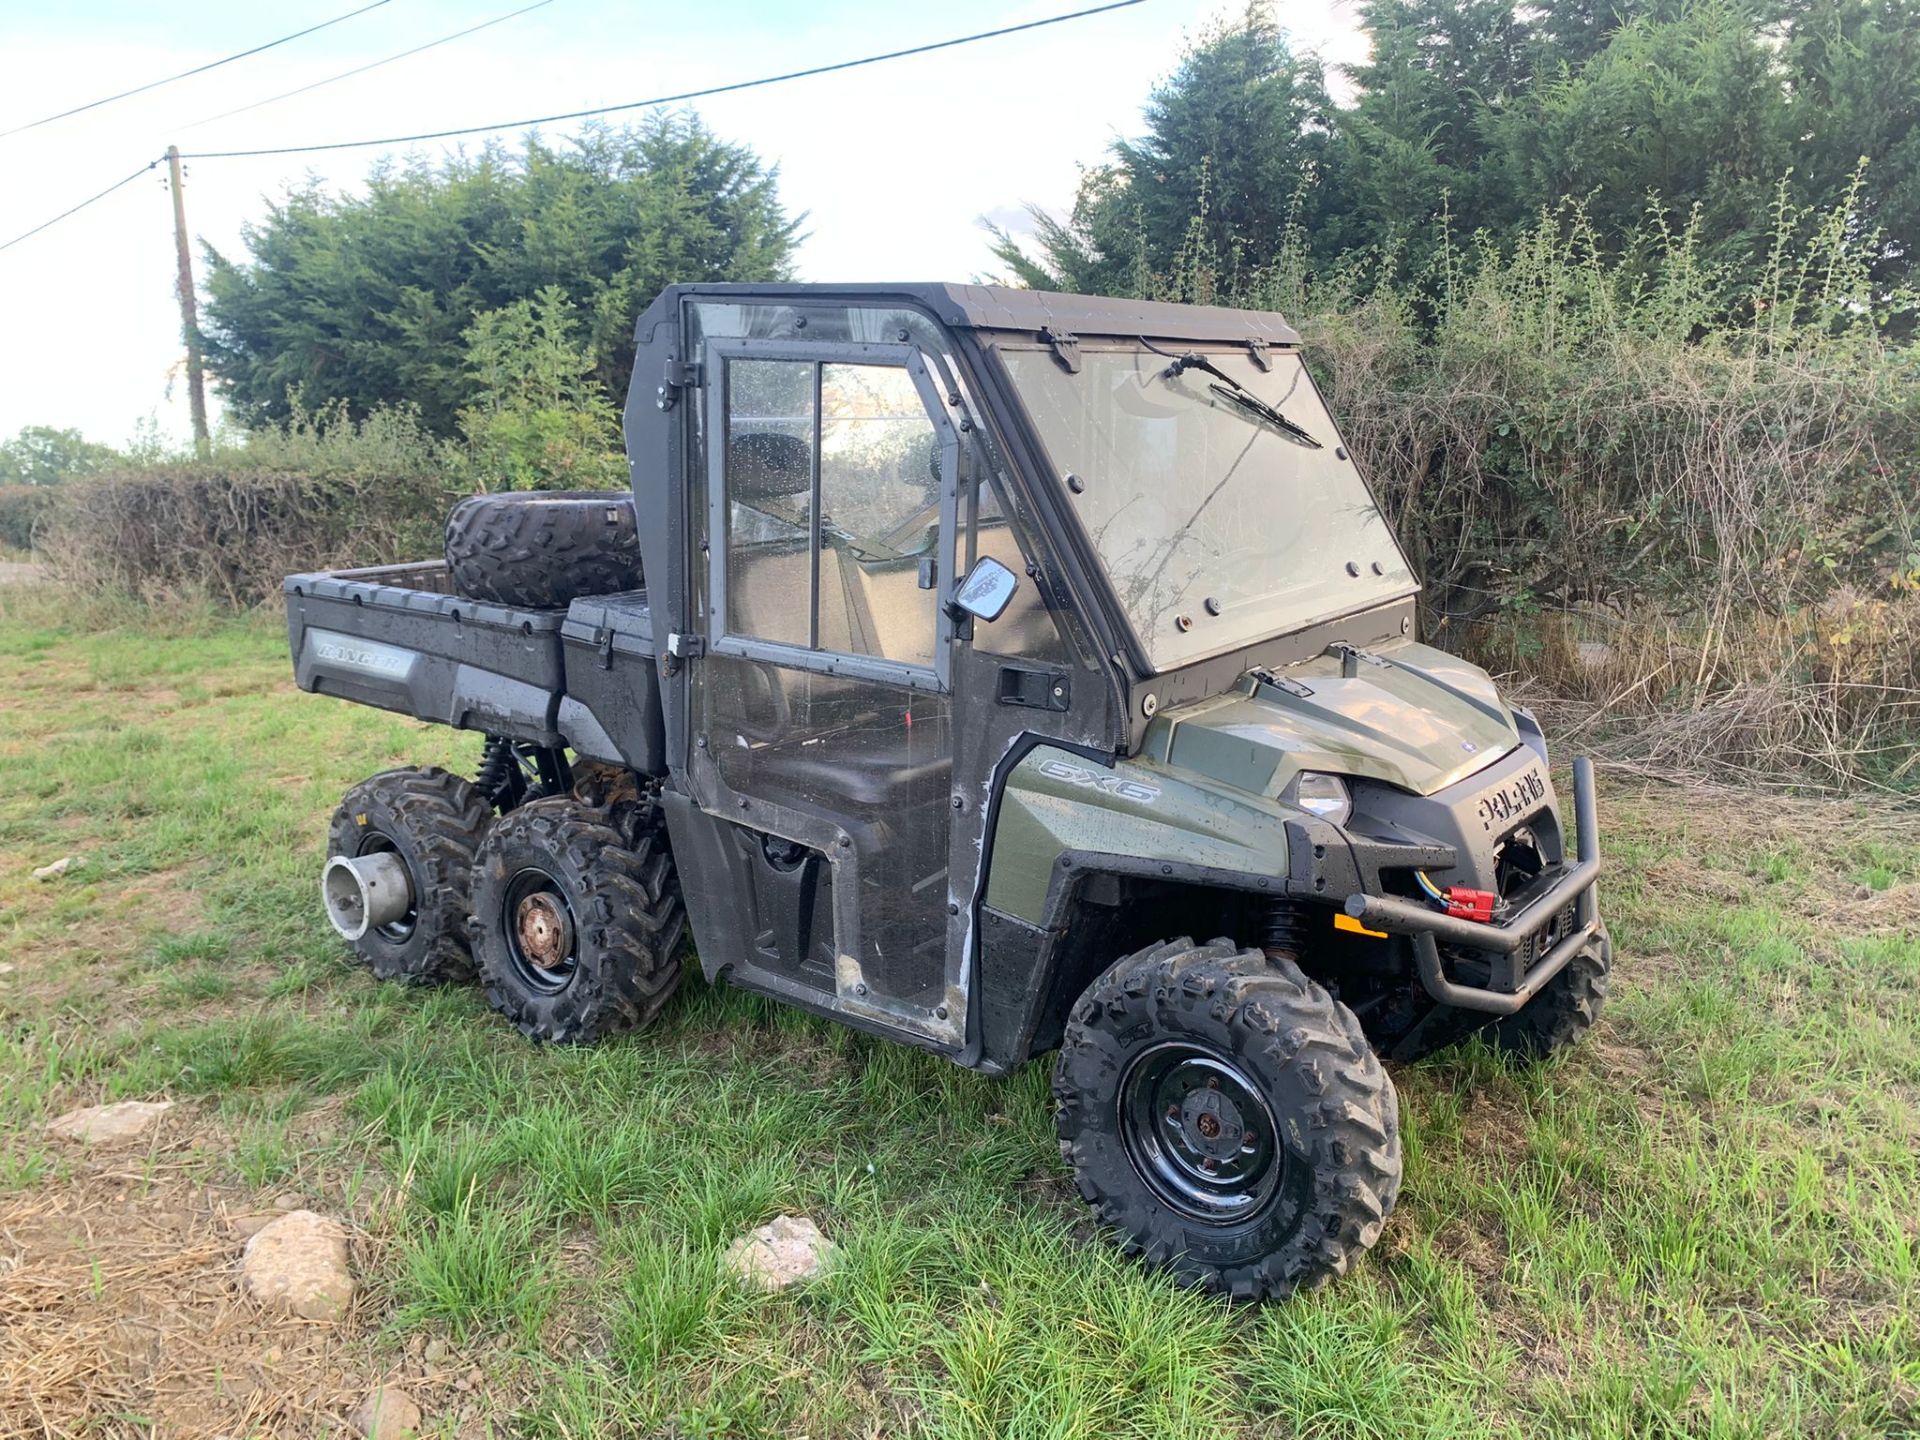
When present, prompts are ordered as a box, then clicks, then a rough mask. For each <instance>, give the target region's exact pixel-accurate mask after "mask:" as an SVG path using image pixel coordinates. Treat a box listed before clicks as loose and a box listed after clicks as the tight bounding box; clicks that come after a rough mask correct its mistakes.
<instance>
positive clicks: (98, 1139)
mask: <svg viewBox="0 0 1920 1440" xmlns="http://www.w3.org/2000/svg"><path fill="white" fill-rule="evenodd" d="M172 1108H173V1102H172V1101H171V1100H120V1101H117V1102H115V1103H114V1104H112V1105H85V1106H82V1107H81V1108H80V1109H78V1110H69V1111H68V1112H67V1113H66V1114H64V1115H62V1116H60V1117H59V1118H58V1119H57V1120H50V1121H48V1122H47V1130H48V1131H49V1133H51V1134H54V1135H58V1136H60V1137H61V1138H62V1139H66V1140H78V1141H79V1142H80V1143H81V1144H82V1145H111V1144H113V1143H115V1142H116V1141H119V1140H131V1139H133V1137H134V1136H136V1135H138V1134H140V1133H141V1132H142V1131H144V1130H146V1129H147V1128H148V1127H150V1126H151V1125H152V1124H153V1123H154V1121H156V1120H158V1119H159V1118H160V1117H161V1116H162V1115H164V1114H166V1113H167V1111H169V1110H171V1109H172Z"/></svg>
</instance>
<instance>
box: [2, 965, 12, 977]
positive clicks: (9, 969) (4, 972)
mask: <svg viewBox="0 0 1920 1440" xmlns="http://www.w3.org/2000/svg"><path fill="white" fill-rule="evenodd" d="M11 974H13V966H11V965H0V975H11Z"/></svg>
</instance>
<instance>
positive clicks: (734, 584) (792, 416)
mask: <svg viewBox="0 0 1920 1440" xmlns="http://www.w3.org/2000/svg"><path fill="white" fill-rule="evenodd" d="M726 435H727V450H726V483H727V524H728V532H727V580H726V590H727V594H726V626H727V630H728V632H729V633H730V634H734V635H739V636H745V637H750V638H752V639H757V640H771V641H775V642H778V643H780V644H785V645H797V646H806V647H808V648H812V649H817V650H823V651H832V652H835V653H838V654H843V655H870V656H874V657H876V658H879V659H883V660H891V661H895V662H898V663H901V664H906V665H917V666H925V667H928V668H931V667H932V666H933V663H934V642H935V638H936V635H937V631H938V615H937V611H936V606H935V592H934V591H933V590H932V589H928V588H923V587H922V584H921V581H922V575H921V561H922V560H923V559H927V558H931V557H933V556H934V555H935V554H936V553H937V552H936V546H937V542H938V539H939V533H940V463H941V462H940V440H939V435H938V432H937V431H936V430H935V429H934V425H933V421H932V419H931V418H930V417H929V416H928V414H927V411H926V407H925V405H924V404H923V403H922V401H921V398H920V392H919V390H918V389H917V388H916V387H915V385H914V382H913V377H912V376H911V375H910V374H909V373H908V372H907V371H906V369H905V368H903V367H901V366H898V365H858V364H833V363H825V364H817V363H815V362H813V361H806V360H734V361H732V362H731V363H730V364H729V365H728V367H727V421H726ZM816 517H817V518H816ZM816 531H817V532H818V537H819V548H818V550H817V552H816V551H815V549H814V548H813V537H814V534H815V532H816Z"/></svg>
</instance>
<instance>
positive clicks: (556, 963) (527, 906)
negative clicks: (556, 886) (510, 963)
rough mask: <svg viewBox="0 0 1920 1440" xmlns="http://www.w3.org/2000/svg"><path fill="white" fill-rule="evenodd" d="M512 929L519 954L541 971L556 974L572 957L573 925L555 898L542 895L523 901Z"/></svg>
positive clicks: (548, 894) (535, 895)
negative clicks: (518, 946)
mask: <svg viewBox="0 0 1920 1440" xmlns="http://www.w3.org/2000/svg"><path fill="white" fill-rule="evenodd" d="M513 926H514V933H515V934H516V935H518V936H519V939H520V949H521V951H522V952H523V953H524V954H525V955H526V957H527V959H529V960H531V961H532V962H533V963H534V964H535V965H538V966H539V967H540V968H541V969H543V970H558V969H559V968H560V967H561V966H562V965H564V964H565V963H566V959H567V957H568V956H569V955H571V954H572V953H573V921H572V919H571V917H569V916H568V914H567V909H566V906H565V905H564V904H562V903H561V901H560V897H559V896H558V895H553V894H550V893H547V892H545V891H541V892H538V893H535V894H532V895H528V896H526V897H524V898H523V899H522V900H521V901H520V904H519V906H518V907H517V908H516V910H515V912H514V917H513Z"/></svg>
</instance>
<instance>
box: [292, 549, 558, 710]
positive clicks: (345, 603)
mask: <svg viewBox="0 0 1920 1440" xmlns="http://www.w3.org/2000/svg"><path fill="white" fill-rule="evenodd" d="M283 589H284V592H285V595H286V602H287V641H288V645H289V647H290V648H291V650H292V652H293V664H294V678H295V679H296V681H297V682H298V683H299V686H300V688H301V689H302V690H310V691H313V692H315V693H316V694H324V695H337V696H339V697H340V698H342V699H345V700H354V701H358V702H359V703H360V704H362V705H373V706H377V707H379V708H380V709H382V710H393V711H396V712H398V713H400V714H402V715H411V716H413V717H415V718H416V719H420V720H429V721H432V722H434V723H436V724H441V725H451V726H454V727H455V728H456V729H461V730H481V731H485V732H486V733H488V734H491V735H505V736H508V737H510V738H512V739H516V740H530V741H533V742H535V743H537V744H541V745H559V744H561V743H562V740H561V736H560V733H559V729H558V715H559V708H560V696H561V691H562V689H563V687H564V685H565V678H566V676H565V666H564V663H563V660H562V656H561V642H560V626H561V623H562V622H563V621H564V620H565V618H566V612H564V611H560V610H519V609H514V608H512V607H510V606H505V605H492V604H487V603H485V602H483V601H478V600H467V599H463V598H461V597H460V596H457V595H454V594H451V593H449V591H450V590H451V585H450V583H449V581H448V579H447V571H446V566H445V565H444V564H441V563H438V562H431V563H426V564H420V565H390V566H382V567H380V568H377V569H370V570H339V571H333V572H330V573H321V574H311V575H292V576H289V577H288V578H287V580H286V582H285V585H284V586H283Z"/></svg>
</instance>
